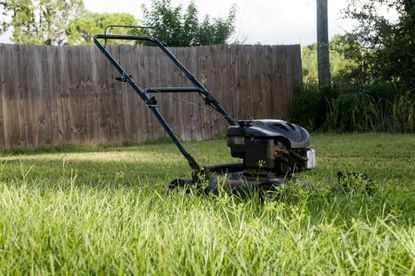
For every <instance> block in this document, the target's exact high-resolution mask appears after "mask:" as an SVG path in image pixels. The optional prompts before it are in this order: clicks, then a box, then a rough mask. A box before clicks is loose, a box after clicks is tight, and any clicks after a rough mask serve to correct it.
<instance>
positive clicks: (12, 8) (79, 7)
mask: <svg viewBox="0 0 415 276" xmlns="http://www.w3.org/2000/svg"><path fill="white" fill-rule="evenodd" d="M0 8H2V10H3V15H4V18H6V17H11V21H10V22H6V21H2V22H0V23H1V24H2V25H1V26H2V30H3V31H4V30H7V29H9V28H13V36H12V41H13V43H16V44H32V45H63V44H64V43H65V42H66V35H65V29H66V27H67V25H68V24H69V22H70V21H71V20H72V19H73V18H75V17H76V16H77V15H78V14H79V13H81V12H82V11H83V9H84V6H83V2H82V0H38V1H35V0H1V1H0Z"/></svg>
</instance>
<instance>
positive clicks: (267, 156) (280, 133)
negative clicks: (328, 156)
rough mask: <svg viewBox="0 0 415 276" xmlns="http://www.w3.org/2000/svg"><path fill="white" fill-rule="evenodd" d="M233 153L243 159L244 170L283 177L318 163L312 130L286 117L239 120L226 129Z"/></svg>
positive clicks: (313, 166)
mask: <svg viewBox="0 0 415 276" xmlns="http://www.w3.org/2000/svg"><path fill="white" fill-rule="evenodd" d="M226 136H227V140H228V142H227V143H228V146H229V147H230V148H231V154H232V157H238V158H242V159H243V167H244V171H245V174H248V175H257V176H262V177H284V176H289V175H291V174H293V173H296V172H301V171H305V170H308V169H312V168H315V167H316V159H315V151H314V149H312V148H310V134H309V133H308V131H307V130H305V129H304V128H302V127H300V126H298V125H295V124H291V123H288V122H286V121H283V120H250V121H246V120H244V121H239V124H238V125H236V126H230V127H228V130H227V132H226Z"/></svg>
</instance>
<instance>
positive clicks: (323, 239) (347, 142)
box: [0, 134, 415, 275]
mask: <svg viewBox="0 0 415 276" xmlns="http://www.w3.org/2000/svg"><path fill="white" fill-rule="evenodd" d="M313 144H314V146H315V148H316V150H317V154H318V169H317V170H316V171H313V172H308V173H304V174H301V175H298V177H299V181H298V183H297V184H291V185H288V186H286V187H283V188H282V189H281V190H279V191H277V192H275V193H270V194H268V195H267V196H265V198H263V199H260V198H259V197H255V196H254V197H251V198H245V199H240V198H238V197H236V196H231V195H229V194H220V195H219V196H212V195H211V196H201V195H196V194H192V193H186V192H185V191H183V190H177V191H173V192H169V191H168V190H167V188H166V187H167V184H168V182H169V181H170V180H172V179H173V178H176V177H179V176H186V175H188V173H189V169H188V168H187V165H186V162H185V161H184V160H183V158H182V157H181V156H180V155H179V153H178V152H177V150H176V149H175V148H174V146H173V145H171V144H157V145H142V146H130V147H107V148H103V147H101V148H96V149H88V148H82V149H80V148H66V149H65V150H64V151H61V150H52V151H50V152H39V151H36V152H32V153H31V152H21V153H19V154H12V153H3V155H2V156H1V158H0V160H1V167H0V274H29V273H30V274H49V273H51V274H54V273H65V274H74V273H77V274H79V273H91V274H95V273H99V274H130V273H133V274H144V273H151V274H164V275H170V274H180V275H182V274H197V275H213V274H215V275H216V274H234V273H235V274H265V275H267V274H268V275H270V274H272V275H274V274H275V273H281V274H299V273H301V274H311V273H312V274H324V275H325V274H333V273H336V274H351V273H356V274H364V275H366V274H389V273H391V274H411V273H413V272H414V270H415V259H414V257H415V201H414V200H413V199H414V197H415V180H414V177H415V174H414V173H415V170H414V164H415V155H414V153H413V149H414V148H415V138H414V136H413V135H390V134H351V135H342V136H340V135H315V136H313ZM186 146H188V147H189V149H190V151H191V152H192V153H194V154H195V156H196V157H198V160H200V161H201V162H202V163H215V162H225V161H230V160H232V159H231V158H230V157H229V153H228V149H227V148H226V146H225V141H223V140H217V141H207V142H201V143H188V144H187V145H186ZM338 169H342V170H343V171H345V172H355V171H359V172H366V173H368V174H369V175H370V176H371V177H372V178H373V179H374V180H375V184H374V187H373V191H372V194H368V193H367V191H366V189H365V185H364V184H365V183H364V182H363V180H362V179H359V178H350V179H347V182H348V183H347V184H348V189H344V188H343V187H344V186H342V185H340V184H339V182H338V181H337V178H336V173H337V170H338Z"/></svg>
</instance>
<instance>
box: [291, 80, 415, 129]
mask: <svg viewBox="0 0 415 276" xmlns="http://www.w3.org/2000/svg"><path fill="white" fill-rule="evenodd" d="M293 109H294V112H293V114H292V116H291V117H292V120H293V121H294V122H297V123H299V124H301V125H303V126H306V127H308V128H311V129H316V130H324V131H330V132H368V131H369V132H372V131H373V132H401V133H413V132H415V90H414V89H412V90H403V89H401V88H397V87H394V86H392V85H391V84H365V85H357V84H350V83H344V82H334V83H333V84H332V85H330V86H325V87H319V86H318V84H317V83H308V84H306V85H305V87H304V89H303V90H302V91H301V92H300V93H299V94H298V96H297V97H296V99H295V102H294V105H293Z"/></svg>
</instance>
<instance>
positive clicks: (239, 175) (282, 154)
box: [94, 33, 316, 193]
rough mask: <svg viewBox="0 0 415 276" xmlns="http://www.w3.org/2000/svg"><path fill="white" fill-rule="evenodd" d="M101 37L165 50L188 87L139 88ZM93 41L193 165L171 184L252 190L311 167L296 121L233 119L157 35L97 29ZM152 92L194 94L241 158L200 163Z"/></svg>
mask: <svg viewBox="0 0 415 276" xmlns="http://www.w3.org/2000/svg"><path fill="white" fill-rule="evenodd" d="M100 39H104V40H105V45H106V42H107V40H108V39H111V40H129V41H145V42H150V43H153V44H155V45H156V46H158V47H159V48H160V49H161V50H162V52H163V53H164V54H166V55H167V57H168V58H169V59H170V60H171V61H172V62H173V63H174V64H175V65H176V66H177V67H178V68H179V69H180V70H181V71H182V72H183V73H184V75H185V76H186V78H187V79H188V80H190V82H191V83H192V84H193V87H140V86H139V85H138V84H137V83H136V82H135V81H134V80H133V79H132V76H131V75H130V74H128V73H127V72H126V70H125V69H124V68H123V67H122V66H121V65H120V64H119V63H118V62H117V61H116V60H115V59H114V57H113V56H112V55H111V54H110V53H109V52H108V51H107V49H106V47H105V46H104V45H102V44H101V43H100V41H99V40H100ZM94 43H95V44H96V46H97V47H98V48H99V49H100V50H101V51H102V53H103V54H104V55H105V56H106V57H107V59H108V60H109V61H110V62H111V64H112V65H113V66H114V67H115V68H116V69H117V71H118V72H119V73H120V75H121V76H120V77H117V78H116V80H118V81H123V82H127V83H128V84H129V85H130V86H131V87H132V89H133V90H134V91H135V92H136V93H137V94H138V96H140V98H141V99H142V100H143V101H144V102H145V104H146V105H147V106H148V107H149V108H150V110H151V111H152V112H153V113H154V115H155V116H156V118H157V119H158V120H159V122H160V124H161V125H162V126H163V128H164V129H165V130H166V132H167V134H168V135H169V136H170V138H171V139H172V140H173V142H174V143H175V144H176V146H177V148H178V149H179V151H180V152H181V153H182V154H183V156H184V157H185V158H186V159H187V161H188V163H189V166H190V167H191V168H192V179H176V180H174V181H172V182H171V184H170V187H177V186H186V185H196V186H200V187H202V186H203V187H204V189H205V191H206V192H214V193H217V192H218V190H219V189H220V187H221V188H223V189H224V190H226V191H233V192H244V193H246V192H249V191H251V190H252V189H258V188H272V187H278V186H280V185H281V184H283V183H287V182H289V181H290V180H292V176H293V174H294V173H296V172H301V171H305V170H308V169H312V168H315V166H316V160H315V152H314V150H313V149H312V148H311V147H310V135H309V133H308V132H307V130H305V129H304V128H302V127H301V126H298V125H295V124H291V123H289V122H286V121H283V120H271V119H266V120H240V121H238V122H237V123H236V122H235V121H234V120H233V119H232V117H231V116H230V115H229V114H228V113H227V112H226V111H225V110H224V108H223V107H222V106H221V105H220V103H219V102H218V101H217V100H216V99H215V97H214V96H213V95H212V93H210V92H209V91H208V90H207V89H206V88H205V87H204V86H203V85H202V83H201V82H200V81H199V80H198V79H197V78H196V77H195V76H194V75H193V74H192V73H191V72H190V71H189V70H188V69H187V68H186V67H185V66H184V65H183V64H182V63H181V62H180V61H179V60H178V59H177V58H176V57H175V55H174V54H173V53H172V52H171V51H170V49H168V48H167V47H166V46H165V45H164V44H163V43H162V42H160V41H159V40H157V39H155V38H152V37H148V36H131V35H110V34H106V33H105V34H98V35H95V36H94ZM153 93H198V94H200V96H201V97H202V98H203V100H204V102H205V103H206V104H207V105H208V106H210V107H212V108H213V109H214V110H216V111H217V112H219V113H220V114H221V115H222V116H223V117H224V118H225V120H226V121H227V122H228V124H229V127H228V129H227V131H226V137H227V144H228V146H229V147H230V149H231V155H232V157H236V158H240V159H242V162H238V163H229V164H219V165H209V166H201V165H199V164H198V163H197V162H196V160H195V159H194V158H193V157H192V156H191V155H190V153H189V152H187V151H186V149H185V148H184V147H183V144H182V143H181V142H180V140H179V139H178V138H177V136H176V135H175V133H174V132H173V130H172V129H171V127H170V126H169V125H168V123H167V122H166V120H165V119H164V118H163V116H162V115H161V113H160V111H159V109H158V108H157V101H156V100H155V98H154V97H150V94H153Z"/></svg>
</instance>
